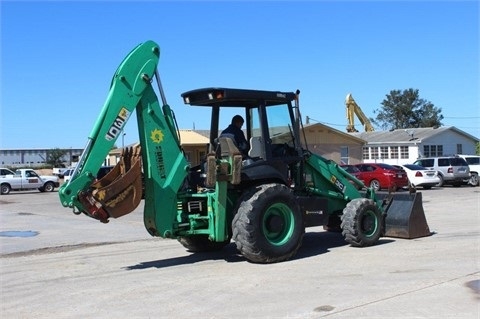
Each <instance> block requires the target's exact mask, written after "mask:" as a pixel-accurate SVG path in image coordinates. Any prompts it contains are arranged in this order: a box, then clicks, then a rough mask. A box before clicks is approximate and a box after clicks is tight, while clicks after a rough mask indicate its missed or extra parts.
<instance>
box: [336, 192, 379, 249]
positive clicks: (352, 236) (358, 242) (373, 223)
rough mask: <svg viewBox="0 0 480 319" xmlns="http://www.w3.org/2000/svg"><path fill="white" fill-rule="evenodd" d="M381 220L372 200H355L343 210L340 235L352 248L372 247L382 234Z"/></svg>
mask: <svg viewBox="0 0 480 319" xmlns="http://www.w3.org/2000/svg"><path fill="white" fill-rule="evenodd" d="M382 218H383V217H382V213H381V212H380V209H379V208H378V207H377V205H376V204H375V202H374V201H373V200H371V199H368V198H355V199H353V200H352V201H350V202H349V203H348V204H347V206H346V207H345V209H344V210H343V215H342V218H341V219H342V225H341V226H342V234H343V236H344V237H345V240H346V241H347V242H348V243H349V244H350V245H352V246H355V247H366V246H372V245H374V244H376V243H377V242H378V240H379V238H380V236H381V234H382V225H383V220H382Z"/></svg>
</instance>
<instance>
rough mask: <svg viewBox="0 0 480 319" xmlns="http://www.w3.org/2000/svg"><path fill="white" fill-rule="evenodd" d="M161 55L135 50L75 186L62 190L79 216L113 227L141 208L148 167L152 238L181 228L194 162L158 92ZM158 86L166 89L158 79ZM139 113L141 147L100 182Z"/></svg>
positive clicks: (149, 46) (114, 86) (149, 45)
mask: <svg viewBox="0 0 480 319" xmlns="http://www.w3.org/2000/svg"><path fill="white" fill-rule="evenodd" d="M159 56H160V49H159V46H158V45H157V44H156V43H155V42H153V41H148V42H145V43H142V44H140V45H139V46H137V47H136V48H135V49H133V50H132V52H130V54H128V55H127V57H126V58H125V59H124V60H123V62H122V63H121V64H120V66H119V67H118V69H117V71H116V72H115V75H114V76H113V79H112V83H111V87H110V92H109V94H108V97H107V100H106V102H105V104H104V106H103V108H102V110H101V112H100V115H99V116H98V118H97V121H96V123H95V125H94V127H93V129H92V131H91V134H90V135H89V137H88V142H87V146H86V148H85V150H84V152H83V154H82V156H81V158H80V160H79V163H78V165H77V167H76V169H75V170H74V173H73V175H72V177H71V179H70V181H69V182H67V183H65V184H64V185H62V187H61V188H60V190H59V197H60V201H61V203H62V205H63V206H65V207H71V208H73V210H74V212H75V213H85V214H86V215H88V216H90V217H93V218H95V219H99V220H100V221H102V222H107V221H108V219H109V218H110V217H114V218H116V217H120V216H123V215H125V214H128V213H130V212H131V211H133V210H134V209H135V208H136V207H137V205H138V204H139V202H140V198H141V195H142V194H141V188H142V186H141V169H142V167H143V174H144V181H145V194H144V197H145V208H144V210H145V211H144V223H145V227H146V228H147V230H148V231H149V232H150V234H152V235H157V236H163V235H164V234H168V233H171V232H172V229H171V228H172V227H173V226H174V224H175V223H174V220H175V217H176V213H177V208H176V204H177V193H178V192H179V189H180V188H181V186H182V184H183V182H184V180H185V178H186V176H187V172H188V168H189V163H188V162H187V159H186V158H185V156H184V154H183V151H182V149H181V147H180V143H179V138H178V135H177V131H176V128H175V125H174V117H173V112H172V111H171V109H170V107H169V106H168V104H166V102H165V99H164V96H163V90H161V87H160V93H161V94H162V100H163V102H164V103H163V106H160V104H159V101H158V99H157V96H156V94H155V91H154V89H153V88H152V80H153V78H154V76H155V75H157V77H158V73H157V72H156V70H157V65H158V61H159ZM157 81H158V84H159V86H160V80H159V79H158V78H157ZM133 111H136V115H137V124H138V132H139V139H140V147H134V148H131V149H128V148H127V150H126V153H124V157H125V158H122V159H121V160H120V164H121V166H122V167H121V168H118V169H116V168H114V170H113V171H114V172H113V173H112V174H108V175H107V176H105V177H104V178H103V179H102V180H100V181H97V180H96V173H97V171H98V170H99V168H100V167H101V165H102V163H103V161H104V159H105V158H106V156H107V155H108V153H109V151H110V150H111V149H112V148H113V146H114V143H115V141H116V140H117V138H118V137H119V136H120V135H121V133H122V129H123V128H124V126H125V124H126V122H127V121H128V119H129V117H130V115H131V113H132V112H133ZM140 149H141V153H140ZM140 158H141V164H142V165H140ZM104 179H105V180H104ZM139 181H140V183H139ZM158 217H160V218H158Z"/></svg>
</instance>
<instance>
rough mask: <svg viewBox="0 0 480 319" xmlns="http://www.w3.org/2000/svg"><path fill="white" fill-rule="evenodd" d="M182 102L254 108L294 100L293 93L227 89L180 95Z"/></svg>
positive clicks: (195, 91)
mask: <svg viewBox="0 0 480 319" xmlns="http://www.w3.org/2000/svg"><path fill="white" fill-rule="evenodd" d="M182 98H183V102H184V103H185V104H190V105H198V106H232V107H238V106H245V107H256V106H258V105H259V104H260V103H263V102H265V106H272V105H279V104H285V103H288V102H290V101H293V100H294V99H295V93H293V92H279V91H260V90H244V89H229V88H204V89H197V90H192V91H188V92H185V93H182Z"/></svg>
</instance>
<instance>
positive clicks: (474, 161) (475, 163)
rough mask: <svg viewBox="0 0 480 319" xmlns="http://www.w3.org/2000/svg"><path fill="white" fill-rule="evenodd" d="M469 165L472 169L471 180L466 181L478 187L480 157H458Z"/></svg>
mask: <svg viewBox="0 0 480 319" xmlns="http://www.w3.org/2000/svg"><path fill="white" fill-rule="evenodd" d="M458 156H459V157H461V158H463V159H464V160H465V161H467V163H468V168H470V178H469V179H468V180H467V181H466V182H467V183H468V184H470V185H472V186H478V185H479V180H478V173H479V172H480V155H458Z"/></svg>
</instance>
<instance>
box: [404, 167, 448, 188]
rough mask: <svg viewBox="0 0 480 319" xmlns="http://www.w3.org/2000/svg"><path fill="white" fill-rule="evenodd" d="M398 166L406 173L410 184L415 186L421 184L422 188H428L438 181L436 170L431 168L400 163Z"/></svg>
mask: <svg viewBox="0 0 480 319" xmlns="http://www.w3.org/2000/svg"><path fill="white" fill-rule="evenodd" d="M400 167H401V168H403V170H404V171H405V172H406V173H407V177H408V181H409V182H410V185H411V186H413V187H415V188H416V187H419V186H421V187H422V188H423V189H430V188H432V187H433V186H435V185H438V183H440V177H438V172H437V171H435V170H433V169H426V168H425V167H423V166H420V165H414V164H405V165H400Z"/></svg>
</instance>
